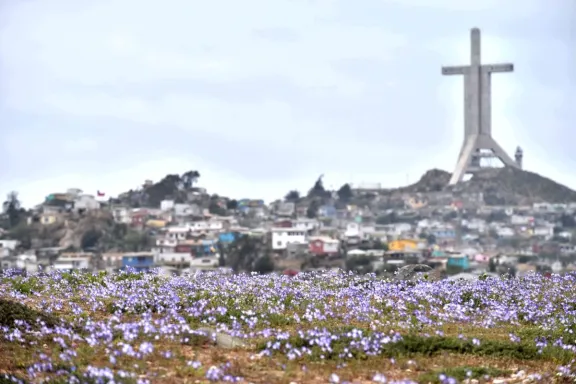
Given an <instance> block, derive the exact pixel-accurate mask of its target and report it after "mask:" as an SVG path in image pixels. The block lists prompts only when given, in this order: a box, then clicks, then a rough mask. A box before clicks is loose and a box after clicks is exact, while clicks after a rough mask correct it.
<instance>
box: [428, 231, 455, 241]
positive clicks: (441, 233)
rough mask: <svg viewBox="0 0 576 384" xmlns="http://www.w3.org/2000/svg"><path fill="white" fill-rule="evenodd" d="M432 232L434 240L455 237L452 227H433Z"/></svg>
mask: <svg viewBox="0 0 576 384" xmlns="http://www.w3.org/2000/svg"><path fill="white" fill-rule="evenodd" d="M432 234H433V235H434V237H435V238H436V240H447V239H454V238H455V237H456V231H455V230H454V229H435V230H432Z"/></svg>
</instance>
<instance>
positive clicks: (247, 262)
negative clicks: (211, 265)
mask: <svg viewBox="0 0 576 384" xmlns="http://www.w3.org/2000/svg"><path fill="white" fill-rule="evenodd" d="M265 251H266V244H265V243H264V241H263V239H261V238H259V237H252V236H248V235H244V236H241V237H239V238H237V239H236V240H234V241H233V242H232V244H230V246H229V247H228V249H227V255H226V264H227V266H229V267H230V268H232V270H233V271H234V272H239V271H246V272H250V271H252V270H253V268H254V263H255V261H256V260H257V259H258V258H260V257H262V256H264V255H265Z"/></svg>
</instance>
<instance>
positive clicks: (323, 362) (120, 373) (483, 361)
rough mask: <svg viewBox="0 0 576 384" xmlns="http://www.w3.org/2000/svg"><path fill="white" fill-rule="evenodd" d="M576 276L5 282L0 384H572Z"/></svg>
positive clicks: (0, 287)
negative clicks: (514, 383) (475, 278)
mask: <svg viewBox="0 0 576 384" xmlns="http://www.w3.org/2000/svg"><path fill="white" fill-rule="evenodd" d="M575 283H576V275H564V276H558V275H553V276H552V277H551V278H545V277H542V276H539V275H530V276H528V277H524V278H520V279H512V278H487V277H485V276H482V277H480V278H479V279H478V280H476V281H456V282H454V281H440V282H428V281H426V280H424V281H421V282H396V281H394V282H392V281H385V280H381V279H378V278H376V277H375V276H370V275H365V276H358V275H352V274H348V273H344V272H341V273H336V272H329V273H328V272H326V273H314V274H300V275H298V276H296V277H293V278H290V277H286V276H277V275H224V274H216V273H204V274H198V275H187V276H181V277H162V276H159V275H156V274H142V273H131V272H122V273H119V274H113V275H108V274H105V273H99V274H83V273H79V272H78V273H58V272H54V273H50V274H42V275H32V276H27V277H21V276H12V275H10V274H9V273H5V274H4V275H0V383H12V382H27V383H32V382H46V381H49V382H55V383H145V382H151V383H204V382H244V383H286V384H288V383H346V382H349V383H392V382H401V383H408V382H415V383H457V382H468V383H483V382H494V383H504V382H516V383H528V382H543V383H554V382H557V383H569V382H574V378H575V377H576V375H574V373H573V372H574V371H576V363H575V360H574V357H575V356H576V354H575V352H576V334H575V332H576V284H575Z"/></svg>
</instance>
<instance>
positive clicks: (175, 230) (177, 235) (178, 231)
mask: <svg viewBox="0 0 576 384" xmlns="http://www.w3.org/2000/svg"><path fill="white" fill-rule="evenodd" d="M189 232H190V227H189V226H188V225H183V226H173V227H168V228H166V236H165V239H166V240H176V241H178V240H186V236H187V235H188V233H189Z"/></svg>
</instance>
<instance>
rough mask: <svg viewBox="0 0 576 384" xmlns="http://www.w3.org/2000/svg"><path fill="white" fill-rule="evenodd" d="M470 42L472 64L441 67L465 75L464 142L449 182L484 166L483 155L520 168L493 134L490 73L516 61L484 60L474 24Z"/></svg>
mask: <svg viewBox="0 0 576 384" xmlns="http://www.w3.org/2000/svg"><path fill="white" fill-rule="evenodd" d="M470 42H471V46H472V47H471V54H470V61H471V63H470V65H464V66H454V67H442V74H443V75H446V76H450V75H463V76H464V142H463V144H462V148H461V149H460V155H459V156H458V162H457V163H456V169H455V170H454V173H453V174H452V177H451V178H450V185H454V184H457V183H459V182H460V181H462V179H463V178H464V175H465V174H467V173H474V172H475V171H478V170H479V169H481V168H482V167H481V164H480V159H481V158H498V159H500V161H502V163H504V165H505V166H511V167H515V168H520V166H519V164H518V163H516V162H515V161H514V160H512V158H511V157H510V156H508V154H507V153H506V152H505V151H504V150H503V149H502V147H501V146H500V145H499V144H498V143H497V142H496V141H495V140H494V138H493V137H492V113H491V87H490V80H491V75H492V73H498V72H512V71H513V70H514V65H513V64H509V63H505V64H484V65H483V64H482V62H481V55H480V29H478V28H472V30H471V31H470Z"/></svg>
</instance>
